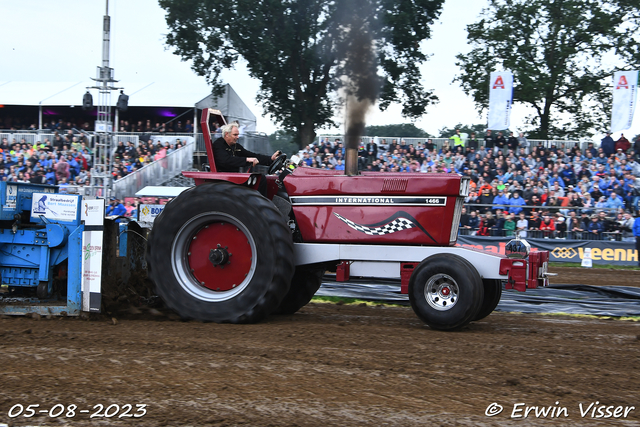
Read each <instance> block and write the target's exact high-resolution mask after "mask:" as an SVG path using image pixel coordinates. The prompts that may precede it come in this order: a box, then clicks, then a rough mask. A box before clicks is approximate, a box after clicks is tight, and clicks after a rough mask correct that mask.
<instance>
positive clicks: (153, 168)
mask: <svg viewBox="0 0 640 427" xmlns="http://www.w3.org/2000/svg"><path fill="white" fill-rule="evenodd" d="M194 148H195V142H191V143H188V144H187V145H186V146H184V147H182V148H179V149H177V150H175V151H173V152H171V153H169V154H168V155H167V156H166V157H165V158H163V159H160V160H157V161H155V162H153V163H150V164H148V165H145V166H144V167H142V168H141V169H139V170H137V171H135V172H132V173H130V174H129V175H127V176H125V177H123V178H120V179H119V180H117V181H114V183H113V196H114V197H117V198H119V199H122V198H124V197H129V196H133V195H134V194H135V193H136V192H137V191H139V190H140V189H142V188H144V187H146V186H148V185H160V184H162V183H163V182H166V181H168V180H169V179H171V178H173V177H175V176H176V175H178V174H180V173H181V172H182V171H184V170H189V169H191V167H192V166H193V151H194Z"/></svg>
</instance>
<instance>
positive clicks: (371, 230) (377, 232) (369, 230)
mask: <svg viewBox="0 0 640 427" xmlns="http://www.w3.org/2000/svg"><path fill="white" fill-rule="evenodd" d="M333 214H334V215H335V216H337V217H338V218H339V219H341V220H342V221H344V222H345V223H346V224H347V225H348V226H349V227H351V228H353V229H354V230H358V231H361V232H363V233H364V234H368V235H369V236H384V235H385V234H391V233H395V232H396V231H402V230H408V229H410V228H413V227H415V226H416V225H415V224H414V223H413V222H412V221H410V220H408V219H407V218H403V217H399V218H396V219H394V220H393V221H391V222H389V223H387V224H384V225H382V226H380V227H370V226H366V225H360V224H356V223H355V222H353V221H351V220H349V219H347V218H345V217H343V216H341V215H339V214H337V213H335V212H334V213H333Z"/></svg>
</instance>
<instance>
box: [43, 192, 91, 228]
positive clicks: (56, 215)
mask: <svg viewBox="0 0 640 427" xmlns="http://www.w3.org/2000/svg"><path fill="white" fill-rule="evenodd" d="M80 198H81V197H80V196H76V195H67V194H55V193H54V194H51V193H33V199H32V201H31V216H32V217H39V216H43V217H45V218H47V219H50V220H52V221H61V222H75V221H77V220H78V219H79V218H78V209H79V208H80V206H79V202H80Z"/></svg>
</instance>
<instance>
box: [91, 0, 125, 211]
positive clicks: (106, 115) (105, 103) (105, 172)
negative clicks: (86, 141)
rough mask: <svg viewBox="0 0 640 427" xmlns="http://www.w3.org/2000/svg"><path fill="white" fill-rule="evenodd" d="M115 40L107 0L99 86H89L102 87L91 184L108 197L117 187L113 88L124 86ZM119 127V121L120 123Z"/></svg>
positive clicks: (99, 97)
mask: <svg viewBox="0 0 640 427" xmlns="http://www.w3.org/2000/svg"><path fill="white" fill-rule="evenodd" d="M110 40H111V18H110V17H109V0H106V12H105V15H104V19H103V25H102V66H100V67H97V70H96V71H97V73H96V78H95V79H94V78H91V80H93V81H95V82H96V85H95V86H90V87H88V88H87V89H98V93H99V96H98V104H97V106H98V117H97V120H96V121H95V127H94V129H95V133H96V134H97V140H96V144H95V147H94V161H93V167H92V169H91V186H93V187H96V188H97V189H98V192H97V193H96V195H98V196H102V197H104V198H108V197H110V196H111V191H112V189H113V174H112V172H113V158H112V157H113V147H114V141H113V133H114V129H113V126H114V123H113V120H112V118H111V91H112V90H120V89H122V88H120V87H115V86H113V84H114V83H116V82H117V80H115V79H114V78H113V77H114V71H113V68H111V67H109V43H110ZM116 131H117V123H116Z"/></svg>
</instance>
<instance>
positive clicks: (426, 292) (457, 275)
mask: <svg viewBox="0 0 640 427" xmlns="http://www.w3.org/2000/svg"><path fill="white" fill-rule="evenodd" d="M483 294H484V289H483V286H482V279H481V278H480V275H479V274H478V272H477V270H476V269H475V268H474V267H473V265H471V263H469V262H468V261H467V260H465V259H463V258H461V257H459V256H457V255H452V254H440V255H434V256H430V257H429V258H427V259H425V260H424V261H422V262H421V263H420V264H419V265H418V266H417V267H416V269H415V270H414V271H413V274H411V278H410V279H409V301H410V302H411V307H412V308H413V311H414V312H415V313H416V315H417V316H418V317H419V318H420V319H422V320H423V321H424V322H425V323H426V324H427V325H429V326H430V327H431V328H432V329H438V330H452V329H458V328H461V327H462V326H465V325H466V324H468V323H469V322H470V321H471V320H473V318H474V317H475V316H476V314H477V313H478V311H479V309H480V305H481V303H482V301H483Z"/></svg>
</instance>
